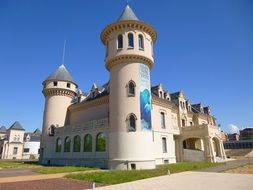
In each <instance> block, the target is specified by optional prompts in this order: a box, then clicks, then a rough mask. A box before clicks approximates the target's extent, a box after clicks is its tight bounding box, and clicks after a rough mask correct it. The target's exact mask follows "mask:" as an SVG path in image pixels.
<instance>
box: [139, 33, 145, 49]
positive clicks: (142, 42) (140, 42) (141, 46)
mask: <svg viewBox="0 0 253 190" xmlns="http://www.w3.org/2000/svg"><path fill="white" fill-rule="evenodd" d="M138 40H139V49H141V50H143V49H144V41H143V36H142V35H141V34H139V36H138Z"/></svg>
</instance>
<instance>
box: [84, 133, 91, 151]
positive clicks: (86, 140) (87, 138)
mask: <svg viewBox="0 0 253 190" xmlns="http://www.w3.org/2000/svg"><path fill="white" fill-rule="evenodd" d="M83 145H84V146H83V151H84V152H92V136H91V135H90V134H87V135H85V137H84V143H83Z"/></svg>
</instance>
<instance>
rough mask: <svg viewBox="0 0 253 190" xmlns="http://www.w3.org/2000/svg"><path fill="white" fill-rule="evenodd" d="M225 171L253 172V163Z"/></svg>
mask: <svg viewBox="0 0 253 190" xmlns="http://www.w3.org/2000/svg"><path fill="white" fill-rule="evenodd" d="M225 173H238V174H253V164H247V165H245V166H241V167H238V168H235V169H230V170H227V171H225Z"/></svg>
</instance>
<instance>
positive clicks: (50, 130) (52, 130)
mask: <svg viewBox="0 0 253 190" xmlns="http://www.w3.org/2000/svg"><path fill="white" fill-rule="evenodd" d="M54 132H55V126H54V125H51V126H50V128H49V136H54Z"/></svg>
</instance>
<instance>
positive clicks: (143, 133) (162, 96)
mask: <svg viewBox="0 0 253 190" xmlns="http://www.w3.org/2000/svg"><path fill="white" fill-rule="evenodd" d="M156 37H157V34H156V31H155V29H154V28H153V27H152V26H150V25H148V24H147V23H145V22H143V21H141V20H139V19H138V17H137V16H136V15H135V13H134V12H133V11H132V9H131V8H130V7H129V5H127V6H126V7H125V9H124V10H123V12H122V14H121V16H120V17H119V19H118V20H117V21H116V22H114V23H112V24H110V25H108V26H106V27H105V29H104V30H103V31H102V33H101V41H102V43H103V44H104V45H105V47H106V48H105V49H106V57H105V67H106V69H107V70H108V71H109V73H110V79H109V82H107V83H106V84H104V85H103V86H97V85H96V84H93V85H92V87H91V90H90V92H88V93H83V92H82V91H81V90H79V89H78V85H77V83H76V82H75V81H74V80H73V78H72V76H71V75H70V73H69V72H68V71H67V69H66V68H65V66H64V65H61V66H60V67H59V68H58V69H57V70H56V71H55V72H53V73H52V74H51V75H49V77H48V78H47V79H46V80H45V81H44V82H43V94H44V96H45V109H44V118H43V130H42V140H41V154H40V162H41V163H42V164H58V165H85V166H96V167H102V168H109V169H152V168H155V167H156V165H160V164H165V163H175V162H180V161H208V162H217V161H225V159H226V155H225V152H224V148H223V143H222V140H221V133H220V131H219V129H218V127H217V125H216V121H215V118H214V117H213V116H212V115H211V109H210V107H204V106H203V105H202V104H201V103H199V104H191V103H190V102H189V100H188V99H187V98H186V96H185V94H184V92H183V91H179V92H176V93H169V92H168V91H167V90H166V89H165V88H164V87H163V86H162V85H161V84H159V85H157V86H153V87H151V84H150V71H151V70H152V67H153V65H154V52H153V44H154V43H155V41H156Z"/></svg>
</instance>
